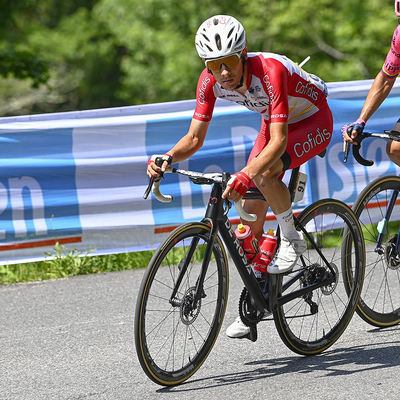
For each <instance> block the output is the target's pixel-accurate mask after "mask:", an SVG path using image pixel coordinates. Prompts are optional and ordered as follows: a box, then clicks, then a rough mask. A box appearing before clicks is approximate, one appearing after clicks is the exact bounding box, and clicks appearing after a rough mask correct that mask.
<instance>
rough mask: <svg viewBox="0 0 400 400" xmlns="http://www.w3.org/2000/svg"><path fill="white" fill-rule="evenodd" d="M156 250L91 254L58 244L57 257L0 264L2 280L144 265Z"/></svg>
mask: <svg viewBox="0 0 400 400" xmlns="http://www.w3.org/2000/svg"><path fill="white" fill-rule="evenodd" d="M153 253H154V251H145V252H137V253H122V254H111V255H106V256H91V255H90V254H79V253H78V252H75V251H71V252H70V253H67V254H66V253H65V248H64V246H56V248H55V257H51V258H50V255H49V258H48V259H46V260H45V261H39V262H35V263H24V264H13V265H0V284H9V283H20V282H31V281H44V280H47V279H56V278H65V277H67V276H75V275H86V274H95V273H104V272H112V271H123V270H128V269H136V268H145V267H147V264H148V263H149V261H150V259H151V257H152V255H153Z"/></svg>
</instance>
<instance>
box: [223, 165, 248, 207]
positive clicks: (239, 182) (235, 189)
mask: <svg viewBox="0 0 400 400" xmlns="http://www.w3.org/2000/svg"><path fill="white" fill-rule="evenodd" d="M250 184H251V179H250V178H249V176H248V175H247V174H245V173H244V172H242V171H241V172H238V173H237V174H233V175H232V176H231V178H230V179H229V181H228V186H227V188H226V189H225V191H224V193H223V194H222V197H223V198H226V197H227V198H228V199H229V200H233V201H239V200H240V199H241V198H242V197H243V196H244V195H245V194H246V193H247V190H248V189H249V187H250Z"/></svg>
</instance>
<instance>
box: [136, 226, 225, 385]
mask: <svg viewBox="0 0 400 400" xmlns="http://www.w3.org/2000/svg"><path fill="white" fill-rule="evenodd" d="M210 233H211V228H210V227H209V226H208V225H206V224H203V223H199V222H196V223H194V222H193V223H188V224H185V225H182V226H180V227H178V228H176V229H175V230H174V231H173V232H172V234H171V235H170V236H169V238H168V239H166V240H165V242H164V243H162V244H161V245H160V247H159V248H158V250H157V251H156V252H155V254H154V256H153V258H152V259H151V261H150V264H149V266H148V267H147V270H146V272H145V274H144V277H143V280H142V284H141V286H140V289H139V293H138V300H137V304H136V313H135V327H134V332H135V345H136V352H137V355H138V358H139V361H140V364H141V366H142V368H143V370H144V371H145V373H146V374H147V376H148V377H149V378H150V379H151V380H153V381H154V382H155V383H158V384H160V385H166V386H171V385H177V384H179V383H182V382H183V381H184V380H186V379H188V378H189V377H190V376H192V375H193V374H194V373H195V372H196V371H197V370H198V368H199V367H200V366H201V364H202V363H203V362H204V361H205V359H206V358H207V356H208V354H209V352H210V351H211V348H212V347H213V345H214V343H215V340H216V338H217V336H218V333H219V330H220V328H221V325H222V321H223V317H224V315H225V309H226V304H227V297H228V278H229V275H228V262H227V257H226V253H225V250H224V247H223V245H222V242H221V240H220V238H219V237H218V236H217V237H216V239H215V240H214V243H213V247H212V254H211V259H210V261H209V263H208V265H205V267H206V268H207V271H206V275H205V278H204V283H203V285H202V287H201V288H200V289H197V286H198V282H199V277H200V273H201V270H202V264H203V260H204V257H205V254H206V248H207V245H208V244H209V242H210ZM205 264H207V263H205ZM174 291H175V292H174ZM198 292H199V293H200V298H199V300H198V301H197V302H195V301H194V299H195V295H196V293H198ZM173 293H175V295H173Z"/></svg>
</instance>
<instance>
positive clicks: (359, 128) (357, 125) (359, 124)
mask: <svg viewBox="0 0 400 400" xmlns="http://www.w3.org/2000/svg"><path fill="white" fill-rule="evenodd" d="M364 127H365V121H364V120H362V119H357V121H355V122H353V123H352V124H348V125H344V126H343V127H342V135H343V140H344V141H345V142H350V143H352V144H357V142H355V141H354V140H353V139H354V138H355V137H356V136H357V135H358V134H360V133H362V132H363V130H364ZM349 128H351V132H350V133H349V132H348V131H349Z"/></svg>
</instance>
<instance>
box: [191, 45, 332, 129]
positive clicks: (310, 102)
mask: <svg viewBox="0 0 400 400" xmlns="http://www.w3.org/2000/svg"><path fill="white" fill-rule="evenodd" d="M247 65H248V77H247V87H248V90H247V91H246V95H245V96H242V95H241V94H240V93H238V92H237V91H235V90H225V89H224V88H223V87H222V86H221V85H220V84H219V83H218V82H217V81H216V79H215V78H214V76H213V75H212V74H211V73H209V72H208V71H207V69H205V70H204V71H203V72H202V74H201V75H200V78H199V81H198V84H197V96H196V100H197V106H196V109H195V112H194V115H193V118H195V119H197V120H200V121H210V120H211V117H212V113H213V110H214V105H215V101H216V99H217V97H219V98H221V99H225V100H230V101H234V102H236V103H237V104H240V105H243V106H245V107H246V108H248V109H249V110H252V111H256V112H258V113H260V114H261V115H262V116H263V117H264V118H265V120H266V121H269V122H287V123H289V124H291V123H296V122H299V121H302V120H304V119H306V118H308V117H310V116H311V115H313V114H315V113H316V112H318V111H319V110H320V109H321V108H323V107H324V106H325V105H326V96H327V94H328V90H327V87H326V85H325V83H324V82H323V81H322V80H321V79H319V78H318V77H317V76H315V75H311V74H308V73H307V72H305V71H304V70H303V69H302V68H300V67H299V66H298V65H297V64H295V63H294V62H293V61H291V60H290V59H288V58H287V57H285V56H281V55H278V54H273V53H252V54H248V58H247Z"/></svg>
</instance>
